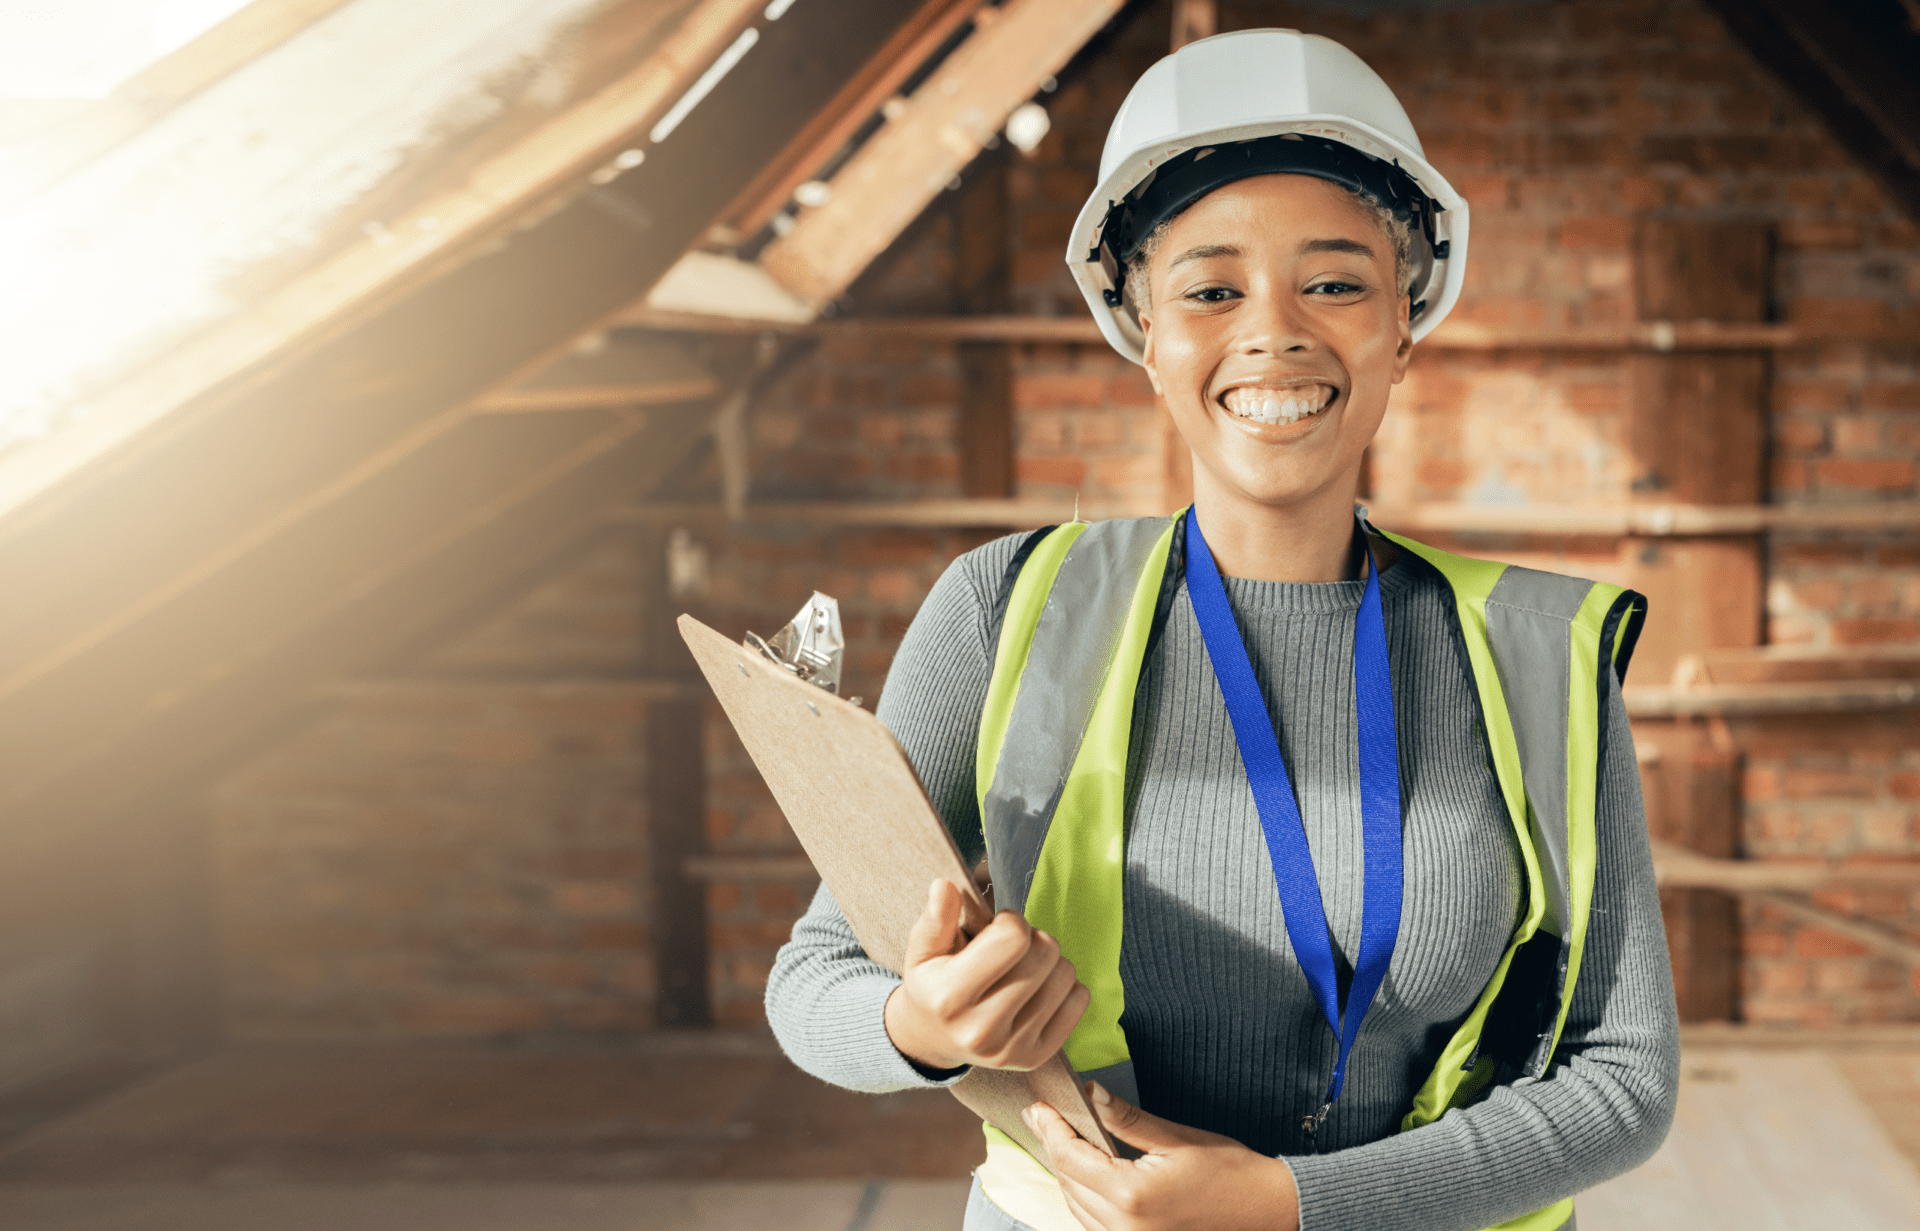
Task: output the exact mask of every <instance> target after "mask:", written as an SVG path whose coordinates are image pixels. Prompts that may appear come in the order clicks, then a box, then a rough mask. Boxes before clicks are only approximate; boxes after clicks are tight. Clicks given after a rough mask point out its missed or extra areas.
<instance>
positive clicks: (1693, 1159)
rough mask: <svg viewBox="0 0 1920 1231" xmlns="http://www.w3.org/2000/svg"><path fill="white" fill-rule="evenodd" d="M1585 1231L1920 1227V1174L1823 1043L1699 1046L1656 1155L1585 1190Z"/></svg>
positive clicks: (1685, 1064) (1687, 1061) (1887, 1230)
mask: <svg viewBox="0 0 1920 1231" xmlns="http://www.w3.org/2000/svg"><path fill="white" fill-rule="evenodd" d="M1576 1204H1577V1208H1578V1213H1579V1220H1580V1228H1581V1231H1748V1229H1750V1228H1767V1229H1768V1231H1790V1229H1797V1228H1803V1227H1846V1228H1848V1231H1855V1229H1856V1228H1857V1229H1858V1231H1896V1229H1905V1228H1911V1227H1913V1226H1915V1225H1920V1178H1916V1176H1915V1174H1914V1170H1913V1167H1912V1165H1911V1164H1910V1163H1908V1161H1907V1160H1906V1159H1905V1158H1903V1157H1902V1156H1901V1155H1900V1153H1899V1151H1898V1150H1897V1149H1895V1148H1894V1145H1893V1143H1892V1142H1891V1141H1890V1140H1889V1139H1888V1137H1887V1134H1886V1133H1885V1131H1884V1130H1883V1129H1882V1128H1881V1127H1880V1125H1879V1124H1878V1123H1877V1122H1876V1121H1875V1119H1874V1117H1873V1116H1872V1115H1871V1114H1869V1113H1868V1111H1867V1109H1866V1108H1865V1107H1864V1106H1863V1105H1862V1104H1861V1102H1860V1099H1859V1097H1858V1096H1857V1095H1856V1094H1855V1093H1854V1091H1853V1090H1852V1088H1851V1087H1850V1086H1849V1084H1848V1083H1847V1082H1846V1080H1845V1079H1844V1078H1843V1077H1842V1076H1841V1075H1840V1073H1839V1072H1838V1070H1837V1069H1836V1068H1835V1067H1834V1065H1833V1063H1832V1061H1831V1060H1829V1059H1828V1058H1827V1057H1825V1056H1823V1055H1821V1054H1820V1053H1818V1052H1812V1051H1798V1052H1782V1051H1774V1050H1767V1051H1747V1050H1744V1049H1732V1048H1727V1049H1720V1048H1716V1049H1714V1050H1712V1051H1703V1052H1697V1053H1696V1052H1689V1053H1687V1054H1686V1055H1685V1056H1684V1057H1683V1060H1682V1064H1681V1069H1680V1102H1679V1107H1678V1109H1677V1113H1676V1115H1675V1118H1674V1123H1673V1128H1672V1131H1671V1132H1670V1133H1669V1134H1668V1136H1667V1139H1666V1142H1665V1143H1664V1144H1663V1145H1662V1146H1661V1147H1660V1151H1659V1152H1658V1153H1657V1154H1655V1155H1654V1157H1653V1159H1652V1160H1651V1161H1649V1162H1648V1163H1646V1164H1645V1165H1644V1166H1642V1167H1640V1168H1638V1169H1637V1170H1635V1171H1631V1172H1629V1173H1627V1174H1626V1175H1624V1176H1621V1177H1620V1178H1618V1179H1615V1180H1610V1181H1608V1182H1607V1183H1605V1184H1602V1185H1601V1186H1599V1187H1598V1188H1595V1189H1592V1190H1591V1191H1589V1192H1586V1193H1582V1194H1581V1195H1580V1196H1579V1198H1578V1199H1577V1202H1576Z"/></svg>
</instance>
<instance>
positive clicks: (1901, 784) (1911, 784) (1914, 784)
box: [1887, 774, 1920, 799]
mask: <svg viewBox="0 0 1920 1231" xmlns="http://www.w3.org/2000/svg"><path fill="white" fill-rule="evenodd" d="M1887 790H1888V791H1890V792H1891V793H1892V794H1893V797H1894V798H1895V799H1920V774H1890V775H1888V777H1887Z"/></svg>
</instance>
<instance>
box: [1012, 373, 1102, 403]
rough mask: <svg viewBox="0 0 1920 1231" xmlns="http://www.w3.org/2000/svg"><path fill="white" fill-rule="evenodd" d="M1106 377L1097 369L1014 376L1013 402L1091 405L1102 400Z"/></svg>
mask: <svg viewBox="0 0 1920 1231" xmlns="http://www.w3.org/2000/svg"><path fill="white" fill-rule="evenodd" d="M1106 394H1107V378H1106V377H1105V376H1102V375H1101V374H1100V373H1098V372H1049V373H1032V374H1027V375H1020V376H1015V377H1014V380H1013V401H1014V405H1016V406H1020V407H1064V406H1075V407H1095V406H1100V405H1103V404H1104V403H1105V402H1106Z"/></svg>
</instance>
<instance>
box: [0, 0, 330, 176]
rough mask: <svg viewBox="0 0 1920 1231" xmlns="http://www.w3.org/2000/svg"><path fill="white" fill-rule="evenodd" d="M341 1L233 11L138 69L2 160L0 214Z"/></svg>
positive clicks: (280, 2) (295, 0)
mask: <svg viewBox="0 0 1920 1231" xmlns="http://www.w3.org/2000/svg"><path fill="white" fill-rule="evenodd" d="M346 3H349V0H274V2H273V3H271V4H260V3H254V4H249V5H247V6H246V7H244V8H242V9H240V10H239V11H238V12H235V13H233V14H232V15H231V16H228V17H227V18H225V19H224V20H222V21H220V22H219V23H218V24H217V25H215V26H214V27H213V28H212V29H210V30H208V31H206V32H205V33H204V34H202V35H200V36H199V37H198V38H196V39H194V40H193V41H192V42H190V43H188V44H186V45H185V46H184V47H181V48H178V49H177V50H175V51H173V52H170V53H169V54H167V55H165V56H163V57H161V58H160V59H159V60H157V61H155V62H154V63H153V64H151V65H149V66H147V67H146V68H144V69H142V70H141V71H140V72H139V73H137V74H135V75H134V77H133V78H132V79H131V80H129V81H127V82H125V83H124V84H122V85H120V86H117V87H115V89H114V91H113V93H112V94H111V95H110V96H108V97H107V98H105V99H103V100H101V101H100V102H99V103H97V104H94V105H92V106H89V107H87V108H86V109H84V110H83V111H81V112H80V113H79V114H78V115H76V116H74V117H73V118H72V119H71V120H70V121H69V122H67V123H64V124H60V125H57V126H55V127H54V128H53V129H52V131H50V132H47V133H45V134H43V135H42V136H41V137H40V138H39V139H37V140H35V141H34V142H32V144H31V145H29V146H28V147H27V148H25V149H23V150H18V151H15V152H14V154H13V157H11V158H10V159H8V164H9V165H8V167H7V178H6V182H5V185H4V187H0V209H5V208H6V207H7V206H9V205H12V204H14V203H15V202H17V201H21V200H24V199H25V198H27V197H30V196H32V195H33V194H34V193H36V192H39V191H41V190H42V189H44V188H46V187H47V186H48V185H49V184H53V183H55V182H57V181H58V180H59V179H60V178H61V177H62V176H64V175H66V174H67V173H68V172H70V171H73V170H75V169H76V168H79V167H82V166H84V165H86V164H87V163H89V162H91V161H92V160H93V159H95V158H98V157H99V156H100V155H102V154H104V153H106V152H107V151H108V150H110V149H112V148H113V147H114V146H116V145H119V144H120V143H121V142H123V141H125V140H127V139H128V138H129V137H132V136H133V135H134V134H136V133H138V132H139V131H140V130H141V129H143V128H145V127H147V125H149V124H151V123H153V122H154V121H155V120H157V119H159V118H160V117H161V116H163V115H165V114H166V113H167V112H169V111H171V110H172V109H173V108H174V107H176V106H178V105H180V104H181V103H183V102H185V101H186V100H188V99H189V98H192V97H193V96H194V95H196V94H198V93H199V92H200V91H202V90H204V89H206V88H207V87H208V86H210V85H212V84H213V83H214V82H216V81H219V80H220V79H221V78H223V77H225V76H226V75H227V74H229V73H231V72H233V71H234V70H235V69H237V68H239V67H240V66H241V65H243V64H246V63H248V62H249V61H251V60H253V59H254V58H255V57H256V56H260V55H263V54H265V53H266V52H268V51H271V50H273V49H274V48H275V47H278V46H279V45H280V44H281V43H284V42H286V41H287V40H288V39H290V38H292V37H294V36H295V35H297V34H299V33H300V32H301V31H302V30H305V29H306V28H307V27H308V26H310V25H312V24H313V23H314V22H316V21H319V20H320V19H321V18H322V17H325V16H326V15H327V14H328V13H331V12H333V10H335V9H337V8H339V7H340V6H341V5H343V4H346Z"/></svg>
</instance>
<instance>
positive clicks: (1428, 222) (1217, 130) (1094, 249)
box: [1067, 30, 1467, 363]
mask: <svg viewBox="0 0 1920 1231" xmlns="http://www.w3.org/2000/svg"><path fill="white" fill-rule="evenodd" d="M1222 155H1224V157H1222ZM1279 172H1292V173H1296V174H1302V175H1314V176H1319V177H1320V178H1322V179H1327V180H1332V181H1333V182H1335V183H1338V184H1344V185H1346V186H1347V187H1349V188H1354V189H1358V190H1360V191H1363V192H1366V193H1369V194H1370V195H1372V196H1374V197H1376V198H1378V199H1379V201H1380V203H1381V204H1382V205H1384V206H1386V207H1387V208H1388V209H1391V210H1393V212H1394V213H1395V214H1396V215H1398V216H1399V217H1400V218H1402V219H1404V220H1405V221H1407V222H1408V224H1409V226H1410V227H1411V229H1412V231H1413V262H1414V275H1413V286H1412V288H1411V294H1412V299H1413V307H1412V313H1411V316H1412V323H1413V337H1414V340H1415V341H1419V340H1420V339H1421V338H1423V337H1425V336H1426V335H1427V334H1428V333H1429V332H1430V331H1431V330H1432V329H1433V327H1434V326H1435V325H1437V324H1439V323H1440V320H1441V318H1442V317H1444V316H1446V314H1447V311H1448V310H1449V309H1450V308H1452V307H1453V303H1454V300H1456V299H1458V298H1459V297H1460V282H1461V279H1462V277H1463V276H1464V274H1465V272H1466V265H1467V202H1466V199H1465V198H1463V197H1462V196H1461V195H1460V194H1459V193H1457V192H1455V191H1454V190H1453V187H1452V186H1451V185H1450V184H1448V183H1447V181H1446V180H1445V179H1444V178H1442V176H1441V175H1440V173H1439V172H1438V171H1435V170H1434V169H1433V168H1432V167H1431V166H1429V165H1428V163H1427V160H1426V156H1425V155H1424V153H1422V151H1421V149H1420V137H1419V135H1418V134H1417V133H1415V132H1414V131H1413V123H1412V121H1410V120H1408V119H1407V113H1406V111H1405V110H1403V109H1402V108H1401V106H1400V101H1399V100H1398V99H1396V98H1395V97H1394V96H1393V91H1392V90H1390V89H1388V88H1387V83H1386V82H1384V81H1382V80H1380V76H1379V74H1377V73H1375V72H1374V71H1373V70H1372V69H1370V68H1368V67H1367V65H1366V63H1365V62H1364V61H1363V60H1361V59H1360V57H1359V56H1356V55H1354V54H1353V53H1352V52H1351V51H1348V50H1347V49H1346V48H1345V47H1342V46H1341V45H1340V44H1338V43H1336V42H1334V41H1333V40H1332V39H1329V38H1322V37H1321V36H1319V35H1317V34H1302V33H1300V32H1299V31H1298V30H1238V31H1235V32H1233V33H1231V34H1219V35H1215V36H1214V37H1212V38H1206V39H1201V40H1200V41H1198V42H1195V43H1189V44H1187V45H1186V46H1185V47H1182V48H1181V49H1180V50H1179V51H1176V52H1174V53H1173V54H1172V55H1170V56H1168V57H1167V58H1165V59H1164V60H1161V61H1160V62H1159V63H1158V64H1155V65H1154V66H1153V67H1152V68H1150V69H1148V70H1147V71H1146V73H1145V74H1144V75H1143V76H1142V77H1141V78H1140V80H1139V81H1137V82H1135V83H1134V87H1133V89H1132V91H1131V92H1129V93H1128V95H1127V101H1126V102H1125V103H1124V104H1122V105H1121V108H1120V114H1119V115H1118V116H1116V117H1114V121H1113V128H1112V129H1111V130H1109V131H1108V133H1107V146H1106V149H1105V151H1104V152H1102V154H1101V155H1100V185H1099V187H1097V188H1095V189H1094V191H1093V195H1092V196H1091V197H1089V198H1088V199H1087V203H1086V206H1085V207H1084V208H1082V209H1081V211H1080V217H1079V218H1078V219H1076V220H1075V221H1074V224H1073V236H1072V238H1071V239H1070V240H1068V242H1067V265H1068V267H1069V268H1071V269H1072V270H1073V278H1074V281H1075V282H1078V283H1079V284H1080V292H1081V294H1083V295H1085V296H1086V297H1087V306H1088V307H1090V308H1092V309H1093V316H1094V319H1095V320H1097V321H1099V322H1100V331H1101V332H1102V333H1104V334H1105V335H1106V337H1107V341H1109V342H1111V343H1113V347H1114V349H1115V350H1117V351H1119V352H1120V353H1121V354H1122V355H1125V356H1126V357H1127V358H1129V359H1131V360H1133V361H1134V362H1135V363H1138V362H1140V348H1141V344H1142V342H1143V341H1144V339H1143V337H1142V335H1141V332H1140V326H1139V323H1138V322H1137V321H1136V320H1135V319H1134V317H1133V314H1132V312H1130V311H1129V310H1128V307H1127V304H1126V302H1125V290H1126V288H1125V279H1126V263H1127V260H1128V258H1130V257H1131V256H1132V255H1133V254H1134V252H1135V251H1136V250H1137V249H1138V247H1139V245H1140V243H1141V242H1142V241H1143V240H1145V239H1146V237H1147V235H1148V234H1149V233H1150V232H1151V231H1152V230H1153V228H1154V227H1155V226H1156V225H1158V224H1159V223H1160V222H1163V221H1165V220H1166V219H1168V218H1171V217H1173V216H1174V215H1175V214H1177V213H1179V212H1180V211H1181V210H1183V209H1185V208H1186V207H1187V206H1189V205H1191V204H1193V202H1195V201H1197V200H1199V199H1200V197H1202V196H1204V195H1206V194H1207V193H1209V192H1211V191H1213V190H1214V189H1215V188H1218V187H1220V186H1221V185H1223V184H1227V183H1231V182H1232V181H1234V180H1237V179H1244V178H1246V177H1248V176H1252V175H1265V174H1273V173H1279Z"/></svg>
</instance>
